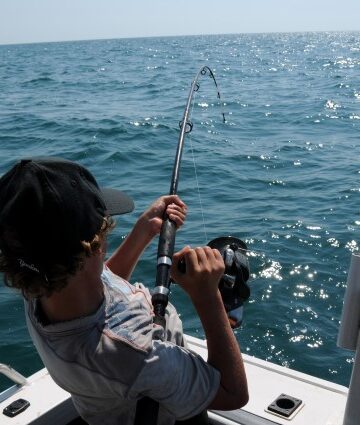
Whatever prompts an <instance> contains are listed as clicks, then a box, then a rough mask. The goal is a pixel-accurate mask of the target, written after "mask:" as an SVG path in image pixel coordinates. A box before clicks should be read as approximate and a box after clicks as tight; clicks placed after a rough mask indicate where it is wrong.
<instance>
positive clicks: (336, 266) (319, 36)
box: [0, 32, 360, 389]
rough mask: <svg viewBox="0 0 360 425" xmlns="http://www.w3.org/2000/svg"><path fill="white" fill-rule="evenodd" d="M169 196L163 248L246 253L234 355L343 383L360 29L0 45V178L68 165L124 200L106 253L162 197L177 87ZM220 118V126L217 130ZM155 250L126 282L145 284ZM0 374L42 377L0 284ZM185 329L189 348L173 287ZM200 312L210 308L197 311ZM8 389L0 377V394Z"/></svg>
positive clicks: (17, 302) (189, 313)
mask: <svg viewBox="0 0 360 425" xmlns="http://www.w3.org/2000/svg"><path fill="white" fill-rule="evenodd" d="M204 65H207V66H209V67H210V68H211V69H212V70H213V72H214V74H215V77H216V80H217V82H218V85H219V89H220V93H221V99H220V100H219V99H218V98H217V97H216V91H215V89H214V84H213V82H212V80H211V79H210V78H208V76H202V77H201V79H200V90H199V91H198V92H197V93H196V96H195V98H194V102H193V104H192V109H191V119H192V122H193V131H192V132H191V133H190V134H189V135H188V136H187V137H186V139H185V146H184V153H183V160H182V163H181V171H180V179H179V187H178V193H179V195H180V196H181V197H182V198H183V199H184V201H185V202H186V203H187V205H188V207H189V214H188V218H187V222H186V224H185V225H184V227H183V228H182V229H181V230H180V231H179V232H178V233H177V239H176V247H177V248H178V249H180V248H181V247H182V246H184V245H185V244H189V245H192V246H198V245H205V244H206V243H207V242H208V241H209V240H211V239H213V238H215V237H218V236H224V235H233V236H236V237H239V238H241V239H243V240H244V241H245V242H246V243H247V245H248V248H249V260H250V267H251V277H250V280H249V284H250V287H251V298H250V300H249V301H248V302H247V304H246V306H245V315H244V322H243V326H242V328H241V329H239V330H237V331H236V336H237V339H238V341H239V343H240V345H241V349H242V351H243V352H244V353H246V354H249V355H253V356H256V357H259V358H261V359H265V360H269V361H271V362H275V363H277V364H280V365H284V366H288V367H290V368H292V369H296V370H299V371H302V372H306V373H309V374H312V375H315V376H317V377H320V378H324V379H327V380H330V381H333V382H337V383H340V384H343V385H348V383H349V378H350V374H351V368H352V363H353V354H352V353H351V352H350V351H345V350H343V349H340V348H338V347H337V346H336V339H337V334H338V326H339V321H340V317H341V309H342V302H343V296H344V291H345V287H346V279H347V271H348V268H349V264H350V258H351V254H352V252H354V251H357V250H358V240H359V234H360V163H359V158H360V136H359V130H360V33H358V32H357V33H332V32H329V33H325V32H322V33H292V34H285V33H281V34H280V33H279V34H234V35H213V36H210V35H207V36H191V37H161V38H137V39H116V40H97V41H77V42H59V43H41V44H24V45H2V46H0V153H1V161H0V174H2V173H4V172H5V171H6V170H7V169H8V168H9V167H10V166H12V165H13V164H14V162H15V160H16V159H18V158H21V157H29V156H38V155H52V156H61V157H64V158H68V159H70V160H74V161H79V162H80V163H82V164H83V165H85V166H86V167H88V168H89V169H90V170H91V171H92V172H93V174H94V175H95V176H96V177H97V179H98V181H99V183H100V184H101V185H103V186H109V187H116V188H120V189H122V190H125V191H127V192H128V193H129V194H130V195H131V196H132V197H133V198H134V199H135V201H136V209H135V211H134V213H132V214H130V215H128V216H123V217H120V218H119V219H118V220H117V228H116V230H115V231H114V232H113V233H112V235H111V237H110V251H112V250H114V249H115V248H116V246H117V245H118V244H119V243H121V241H122V240H123V238H124V237H125V236H126V234H127V233H128V232H129V230H130V229H131V226H132V225H133V223H134V222H135V220H136V218H137V217H138V216H139V214H141V212H142V211H143V210H144V209H145V208H146V207H147V206H148V205H149V204H150V203H151V202H152V201H153V200H154V199H156V198H157V197H158V196H160V195H162V194H166V193H168V191H169V187H170V179H171V173H172V167H173V163H174V158H175V152H176V147H177V142H178V136H179V125H178V123H179V121H180V120H181V119H182V116H183V112H184V107H185V103H186V100H187V96H188V93H189V89H190V85H191V82H192V80H193V79H194V77H195V75H196V73H197V72H198V70H199V69H200V68H201V67H202V66H204ZM222 112H224V113H225V116H226V123H223V122H222V115H221V114H222ZM156 251H157V240H154V242H153V243H152V244H151V245H150V246H149V247H148V248H147V250H146V252H145V253H144V255H143V257H142V259H141V261H140V262H139V264H138V267H137V269H136V271H135V273H134V275H133V278H132V280H133V281H141V282H144V283H145V284H146V285H147V286H148V287H150V288H151V287H152V286H153V285H154V281H155V270H156ZM0 294H1V296H0V311H1V321H0V362H2V363H7V364H11V365H12V366H13V367H14V368H16V369H17V370H19V371H20V372H21V373H23V374H24V375H29V374H31V373H33V372H35V371H36V370H38V369H39V368H41V367H42V363H41V360H40V359H39V357H38V355H37V353H36V351H35V349H34V347H33V345H32V343H31V340H30V338H29V335H28V333H27V330H26V327H25V324H24V313H23V302H22V299H21V297H20V296H19V295H18V294H15V293H14V292H13V291H12V290H10V289H8V288H6V287H5V286H4V285H3V284H2V285H0ZM171 302H172V303H173V304H175V306H176V307H177V309H178V311H179V313H180V314H181V317H182V320H183V323H184V328H185V331H186V332H187V333H188V334H191V335H194V336H198V337H203V336H204V334H203V330H202V328H201V325H200V322H199V319H198V317H197V315H196V313H195V310H194V308H193V307H192V305H191V302H190V300H189V299H188V297H187V296H186V295H185V294H184V293H183V292H182V291H181V289H180V288H179V287H177V286H173V287H172V293H171ZM209 314H211V312H210V311H209ZM9 385H10V381H7V380H6V379H5V378H2V379H1V381H0V389H4V388H5V387H7V386H9Z"/></svg>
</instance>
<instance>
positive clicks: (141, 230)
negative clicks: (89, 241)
mask: <svg viewBox="0 0 360 425" xmlns="http://www.w3.org/2000/svg"><path fill="white" fill-rule="evenodd" d="M165 211H166V214H167V216H168V217H169V218H170V220H172V221H174V222H175V224H176V226H177V227H180V226H182V225H183V223H184V220H185V216H186V211H187V207H186V205H185V204H184V202H183V201H182V200H181V199H180V198H179V197H178V196H177V195H169V196H161V197H160V198H159V199H157V200H156V201H155V202H154V203H153V204H152V205H151V206H150V207H149V208H148V209H147V210H146V211H145V212H144V213H143V214H142V215H141V216H140V218H139V219H138V220H137V222H136V223H135V226H134V227H133V229H132V231H131V232H130V233H129V234H128V236H127V237H126V239H125V240H124V242H123V243H122V244H121V245H120V246H119V247H118V249H117V250H116V251H115V252H114V254H113V255H112V256H111V257H110V258H109V259H108V260H107V261H106V265H107V266H108V267H109V269H110V270H111V271H112V272H113V273H115V274H117V275H118V276H121V277H122V278H123V279H126V280H129V279H130V276H131V274H132V272H133V270H134V268H135V266H136V264H137V262H138V260H139V258H140V256H141V254H142V253H143V251H144V249H145V248H146V247H147V246H148V244H149V243H150V242H151V241H152V239H153V238H154V236H156V235H157V234H158V233H160V229H161V225H162V222H163V216H164V213H165Z"/></svg>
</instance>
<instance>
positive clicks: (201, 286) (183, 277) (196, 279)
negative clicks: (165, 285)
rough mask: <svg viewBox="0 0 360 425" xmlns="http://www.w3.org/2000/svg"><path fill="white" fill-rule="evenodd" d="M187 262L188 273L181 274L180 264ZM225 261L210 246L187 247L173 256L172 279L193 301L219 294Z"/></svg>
mask: <svg viewBox="0 0 360 425" xmlns="http://www.w3.org/2000/svg"><path fill="white" fill-rule="evenodd" d="M181 259H184V260H185V265H186V273H181V272H180V271H179V269H178V263H179V261H180V260H181ZM224 271H225V265H224V260H223V258H222V256H221V254H220V252H219V251H218V250H217V249H212V248H210V247H208V246H205V247H203V248H201V247H198V248H195V249H191V248H190V247H185V248H183V249H182V250H181V251H179V252H177V253H176V254H174V256H173V266H172V268H171V276H172V278H173V279H174V280H175V281H176V282H177V283H179V284H180V285H181V286H182V288H183V289H184V290H185V291H186V292H187V293H188V294H189V296H190V298H191V299H192V300H196V299H197V298H198V297H203V296H204V295H205V296H207V295H210V294H215V293H217V292H218V287H219V282H220V279H221V276H222V275H223V273H224Z"/></svg>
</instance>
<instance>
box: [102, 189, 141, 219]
mask: <svg viewBox="0 0 360 425" xmlns="http://www.w3.org/2000/svg"><path fill="white" fill-rule="evenodd" d="M101 193H102V197H103V199H104V202H105V205H106V213H107V214H109V215H119V214H126V213H129V212H131V211H133V209H134V206H135V205H134V201H133V200H132V199H131V198H130V196H128V195H126V194H125V193H124V192H121V191H120V190H116V189H110V188H104V187H102V188H101Z"/></svg>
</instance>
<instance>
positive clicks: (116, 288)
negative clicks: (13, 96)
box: [0, 158, 248, 425]
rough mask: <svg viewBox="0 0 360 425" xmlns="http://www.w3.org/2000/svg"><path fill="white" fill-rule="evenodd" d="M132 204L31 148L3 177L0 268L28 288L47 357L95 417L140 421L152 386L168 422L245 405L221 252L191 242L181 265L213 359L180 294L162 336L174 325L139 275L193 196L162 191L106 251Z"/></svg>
mask: <svg viewBox="0 0 360 425" xmlns="http://www.w3.org/2000/svg"><path fill="white" fill-rule="evenodd" d="M132 209H133V202H132V200H131V199H130V198H129V197H128V196H127V195H125V194H124V193H122V192H119V191H116V190H111V189H100V188H99V187H98V185H97V183H96V180H95V178H94V177H93V176H92V175H91V174H90V172H89V171H88V170H86V169H85V168H83V167H82V166H80V165H79V164H76V163H73V162H70V161H66V160H64V159H59V158H37V159H35V158H34V159H24V160H22V161H20V162H19V163H17V164H16V165H15V166H14V167H13V168H12V169H11V170H10V171H8V172H7V173H6V174H5V175H4V176H2V178H1V179H0V251H1V254H0V270H1V271H2V272H3V273H4V277H5V282H6V283H7V284H8V285H9V286H12V287H15V288H18V289H20V290H21V291H22V293H23V295H24V298H25V310H26V319H27V324H28V328H29V332H30V334H31V337H32V339H33V341H34V344H35V346H36V348H37V350H38V352H39V355H40V356H41V358H42V360H43V362H44V364H45V366H46V367H47V369H48V370H49V373H50V374H51V376H52V377H53V379H54V380H55V382H57V383H58V384H59V385H60V386H61V387H62V388H64V389H65V390H67V391H69V392H70V393H71V395H72V398H73V401H74V404H75V407H76V408H77V410H78V411H79V413H80V415H81V416H82V417H83V418H84V419H85V421H86V422H88V423H89V424H101V425H106V424H109V425H110V424H133V423H134V417H135V410H136V405H137V401H138V400H139V399H141V398H142V397H149V398H150V399H152V400H155V401H156V402H158V403H159V406H160V411H159V419H158V423H159V424H173V423H174V422H175V420H186V419H188V418H191V417H194V416H196V415H197V414H199V413H200V412H202V411H203V410H204V409H207V408H212V409H220V410H221V409H222V410H229V409H235V408H239V407H241V406H243V405H244V404H246V402H247V400H248V393H247V383H246V376H245V372H244V367H243V363H242V358H241V353H240V350H239V347H238V344H237V341H236V339H235V337H234V335H233V333H232V331H231V328H230V325H229V323H228V319H227V316H226V313H225V310H224V307H223V304H222V300H221V296H220V293H219V290H218V283H219V280H220V277H221V276H222V274H223V271H224V263H223V259H222V257H221V255H220V253H219V252H218V251H217V250H213V249H211V248H209V247H204V248H196V249H191V248H190V247H185V248H184V249H182V250H181V251H180V252H178V253H176V254H175V255H174V258H173V266H172V277H173V279H174V280H175V281H177V282H178V283H179V284H180V285H181V286H182V288H183V289H184V290H185V291H186V292H187V293H188V294H189V296H190V298H191V300H192V302H193V304H194V306H195V308H196V310H197V312H198V314H199V316H200V319H201V321H202V324H203V327H204V330H205V334H206V337H207V342H208V360H207V362H205V361H203V360H202V359H201V358H200V357H199V356H197V355H195V354H193V353H191V352H189V351H188V350H187V349H186V348H184V347H183V335H182V327H181V322H180V320H179V318H178V316H177V314H176V312H175V310H174V309H173V307H172V306H169V307H168V309H167V326H166V332H165V335H166V338H165V341H161V340H159V339H156V338H154V336H155V335H156V334H157V333H161V332H162V328H160V327H159V326H157V325H154V324H153V310H152V305H151V297H150V294H149V292H148V290H147V289H146V288H145V287H144V286H143V285H141V284H135V285H130V284H129V283H128V280H129V279H130V276H131V273H132V271H133V269H134V267H135V265H136V263H137V261H138V259H139V257H140V255H141V254H142V252H143V250H144V249H145V247H146V246H147V245H148V244H149V242H150V241H151V240H152V239H153V237H154V236H155V235H156V234H158V233H159V232H160V228H161V224H162V217H163V216H164V213H165V212H166V214H167V215H168V216H169V217H170V219H171V220H173V221H174V222H175V223H176V225H177V226H178V227H179V226H181V225H182V224H183V222H184V219H185V216H186V205H185V204H184V203H183V202H182V201H181V200H180V198H179V197H177V196H163V197H161V198H159V199H158V200H157V201H155V202H154V203H153V204H152V205H151V206H150V208H149V209H148V210H146V211H145V212H144V213H143V214H142V215H141V216H140V218H139V219H138V220H137V222H136V224H135V226H134V228H133V230H132V231H131V232H130V234H129V235H128V236H127V238H126V239H125V241H124V242H123V243H122V244H121V245H120V247H119V248H118V249H117V250H116V252H115V253H114V254H113V255H112V256H111V257H110V258H109V259H108V260H107V261H105V263H104V259H105V253H106V235H107V233H108V232H109V230H110V229H111V228H112V227H113V222H112V219H111V216H112V215H116V214H124V213H127V212H130V211H131V210H132ZM181 258H184V259H185V263H186V273H185V274H184V273H181V272H179V271H178V267H177V264H178V262H179V260H180V259H181Z"/></svg>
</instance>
